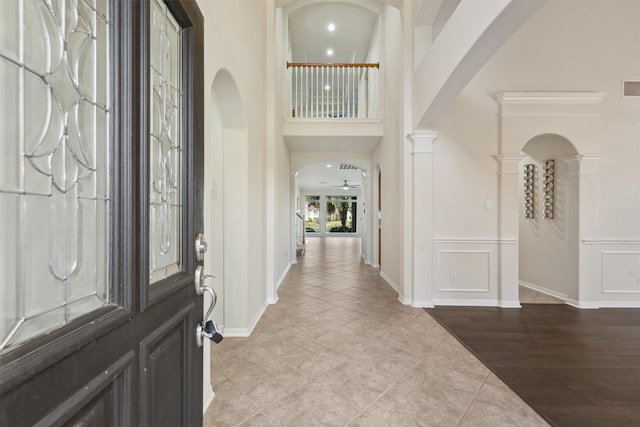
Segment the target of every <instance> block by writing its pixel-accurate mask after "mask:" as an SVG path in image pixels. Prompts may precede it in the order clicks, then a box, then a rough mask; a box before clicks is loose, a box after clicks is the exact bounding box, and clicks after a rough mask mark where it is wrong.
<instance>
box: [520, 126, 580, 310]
mask: <svg viewBox="0 0 640 427" xmlns="http://www.w3.org/2000/svg"><path fill="white" fill-rule="evenodd" d="M522 152H523V154H524V157H523V158H522V160H521V161H520V165H519V171H520V185H519V200H520V201H521V202H520V203H519V205H520V208H519V282H520V296H521V302H525V303H526V302H534V303H536V302H537V303H558V302H564V301H567V300H574V301H575V300H577V299H578V291H579V287H578V266H579V258H578V256H579V253H578V245H579V242H578V231H579V229H578V219H579V218H578V207H579V204H578V175H577V174H576V173H573V172H572V171H571V168H570V167H569V165H568V163H567V159H570V158H574V157H575V156H576V155H577V151H576V149H575V147H574V146H573V144H572V143H571V142H570V141H569V140H567V139H566V138H564V137H562V136H559V135H555V134H542V135H538V136H536V137H534V138H532V139H531V140H529V141H528V142H527V143H526V144H525V146H524V147H523V148H522Z"/></svg>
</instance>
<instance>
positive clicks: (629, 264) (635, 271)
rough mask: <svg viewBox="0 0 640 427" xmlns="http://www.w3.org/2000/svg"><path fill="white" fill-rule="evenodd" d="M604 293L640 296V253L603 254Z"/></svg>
mask: <svg viewBox="0 0 640 427" xmlns="http://www.w3.org/2000/svg"><path fill="white" fill-rule="evenodd" d="M602 292H604V293H632V294H640V252H602Z"/></svg>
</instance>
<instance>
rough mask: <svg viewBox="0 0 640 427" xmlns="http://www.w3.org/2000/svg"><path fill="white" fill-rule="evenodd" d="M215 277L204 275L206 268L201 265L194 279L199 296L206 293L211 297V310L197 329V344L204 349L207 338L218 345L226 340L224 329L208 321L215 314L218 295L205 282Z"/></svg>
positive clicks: (197, 268) (208, 310) (209, 309)
mask: <svg viewBox="0 0 640 427" xmlns="http://www.w3.org/2000/svg"><path fill="white" fill-rule="evenodd" d="M214 277H215V276H212V275H210V274H204V267H202V266H201V265H198V266H197V267H196V274H195V279H194V285H195V288H196V293H197V294H198V295H204V293H205V292H206V293H208V294H209V295H211V303H210V304H209V308H208V309H207V314H206V315H205V316H204V319H202V322H200V324H199V325H198V326H197V328H196V342H197V344H198V347H202V345H203V338H205V337H206V338H209V339H210V340H211V341H213V342H215V343H216V344H218V343H219V342H220V341H222V339H223V338H224V337H223V336H222V333H223V330H222V328H221V327H219V326H218V325H217V324H216V322H214V321H213V320H208V319H209V316H211V313H212V312H213V308H214V307H215V306H216V304H217V303H218V294H217V292H216V291H215V289H213V288H212V287H210V286H206V285H205V281H206V279H207V278H214Z"/></svg>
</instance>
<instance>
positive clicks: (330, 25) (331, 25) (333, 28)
mask: <svg viewBox="0 0 640 427" xmlns="http://www.w3.org/2000/svg"><path fill="white" fill-rule="evenodd" d="M335 29H336V26H335V25H334V24H333V23H330V24H329V25H327V30H329V31H331V32H333V31H335Z"/></svg>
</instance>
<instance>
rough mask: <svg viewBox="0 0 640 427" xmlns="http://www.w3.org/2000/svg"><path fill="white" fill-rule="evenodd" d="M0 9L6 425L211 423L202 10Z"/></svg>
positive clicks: (63, 5) (98, 5)
mask: <svg viewBox="0 0 640 427" xmlns="http://www.w3.org/2000/svg"><path fill="white" fill-rule="evenodd" d="M0 21H2V22H0V24H1V25H0V77H2V82H3V85H2V88H1V89H0V91H2V92H1V93H0V132H2V139H1V140H0V151H2V153H3V156H2V158H1V159H0V281H1V282H0V313H1V314H0V322H1V323H0V334H1V335H0V425H2V426H31V425H40V426H55V425H90V426H195V425H201V424H202V350H201V348H200V347H199V346H198V344H197V340H196V327H197V326H198V325H199V324H200V322H201V321H202V313H203V309H202V297H201V296H198V293H197V292H196V289H195V287H194V274H195V269H196V266H197V262H196V257H195V246H196V242H195V235H196V233H197V232H198V231H201V230H202V226H203V224H202V220H203V218H202V210H203V197H202V195H203V191H202V187H203V162H202V159H203V129H202V127H203V80H202V79H203V77H202V76H203V38H202V36H203V28H202V26H203V18H202V15H201V14H200V11H199V10H198V7H197V5H196V3H195V1H194V0H144V1H141V0H135V1H134V0H130V1H125V0H57V1H56V0H12V1H10V2H6V4H3V12H2V15H1V17H0Z"/></svg>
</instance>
